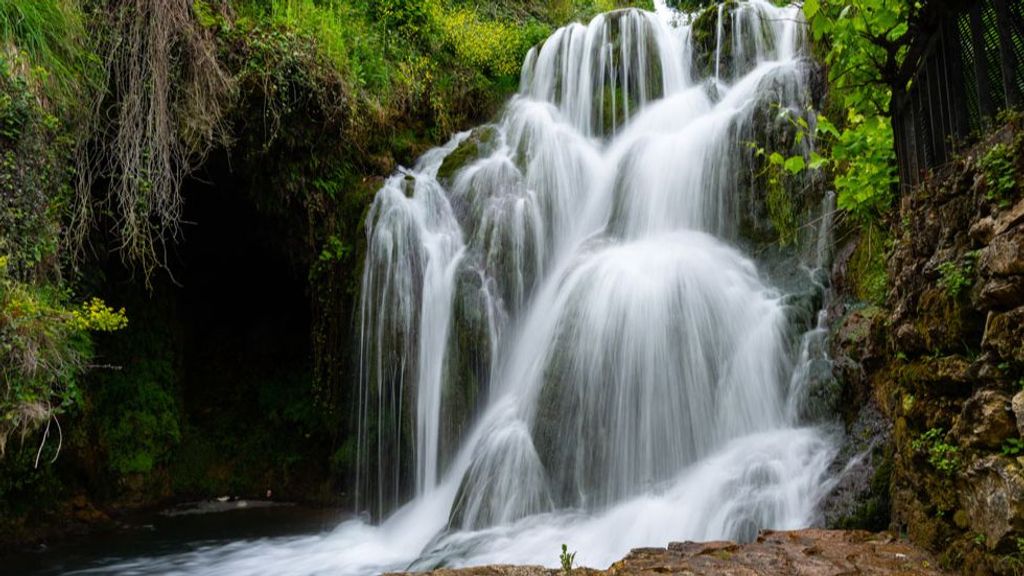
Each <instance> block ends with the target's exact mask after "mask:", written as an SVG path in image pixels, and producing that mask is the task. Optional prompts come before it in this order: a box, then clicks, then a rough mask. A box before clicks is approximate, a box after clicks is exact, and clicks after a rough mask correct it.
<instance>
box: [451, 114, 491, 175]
mask: <svg viewBox="0 0 1024 576" xmlns="http://www.w3.org/2000/svg"><path fill="white" fill-rule="evenodd" d="M497 136H498V130H497V129H496V128H495V127H494V126H490V125H487V126H481V127H479V128H475V129H474V130H473V132H472V133H470V135H469V136H467V137H466V139H465V140H463V141H462V142H461V143H459V145H458V147H456V148H455V150H453V151H452V153H451V154H449V155H448V156H447V157H446V158H445V159H444V162H442V163H441V167H440V168H438V170H437V179H438V181H440V182H442V183H449V182H450V181H451V179H452V177H454V176H455V174H456V173H457V172H458V171H459V170H461V169H463V168H465V167H466V166H469V165H470V164H472V163H473V162H474V161H476V160H477V159H479V158H483V157H484V156H486V155H487V154H490V153H491V152H492V151H493V150H494V148H495V146H496V145H497Z"/></svg>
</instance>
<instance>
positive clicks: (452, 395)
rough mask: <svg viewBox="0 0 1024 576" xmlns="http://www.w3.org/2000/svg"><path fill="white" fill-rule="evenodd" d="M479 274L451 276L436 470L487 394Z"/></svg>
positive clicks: (485, 321) (486, 330)
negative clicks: (438, 454) (452, 286)
mask: <svg viewBox="0 0 1024 576" xmlns="http://www.w3.org/2000/svg"><path fill="white" fill-rule="evenodd" d="M484 282H485V280H484V277H483V275H482V274H481V273H480V272H479V271H478V270H476V269H475V268H473V267H471V266H468V265H467V266H463V267H462V268H461V269H460V270H459V271H458V272H457V273H456V279H455V294H454V295H453V299H452V325H451V326H450V327H449V334H448V346H447V354H446V356H445V361H444V369H443V372H442V388H441V446H440V452H441V456H440V460H441V471H442V472H443V471H444V469H445V468H447V466H448V464H449V463H450V462H451V461H452V460H453V459H454V457H455V455H456V453H457V452H458V449H459V447H460V446H461V445H462V444H463V440H464V439H465V436H466V434H467V433H468V431H469V428H470V426H471V425H472V424H473V422H474V421H475V417H476V416H477V415H478V414H479V412H480V410H481V409H482V407H483V403H484V401H485V400H486V398H487V390H488V388H489V385H490V376H491V338H490V320H489V317H488V310H487V307H488V306H489V303H488V300H487V295H486V293H485V286H484Z"/></svg>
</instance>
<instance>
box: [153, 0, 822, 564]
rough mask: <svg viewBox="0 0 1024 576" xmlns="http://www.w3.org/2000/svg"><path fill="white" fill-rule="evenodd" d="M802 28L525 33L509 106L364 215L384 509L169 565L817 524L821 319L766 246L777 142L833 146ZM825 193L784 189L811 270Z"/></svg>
mask: <svg viewBox="0 0 1024 576" xmlns="http://www.w3.org/2000/svg"><path fill="white" fill-rule="evenodd" d="M670 20H672V22H670ZM804 28H805V25H804V22H803V20H802V16H801V11H800V9H799V8H798V7H796V6H791V7H776V6H775V5H773V4H772V3H770V2H768V1H767V0H745V1H741V2H729V3H726V4H722V5H721V6H719V7H717V9H716V8H712V9H711V12H706V13H705V14H704V15H703V16H701V17H700V18H694V17H691V16H683V15H679V14H676V13H674V12H673V11H671V10H669V9H667V8H666V7H665V6H664V3H663V2H661V3H658V11H657V13H648V12H643V11H640V10H621V11H616V12H612V13H608V14H604V15H601V16H598V17H596V18H595V19H594V20H593V21H591V22H590V23H589V24H588V25H582V24H572V25H570V26H567V27H565V28H562V29H560V30H558V31H557V32H555V33H554V34H553V35H552V36H551V37H550V38H549V39H547V40H546V41H545V42H544V43H542V44H541V45H539V46H537V47H535V48H534V49H532V50H531V51H530V53H529V54H528V55H527V57H526V60H525V63H524V65H523V70H522V77H521V85H520V90H519V93H518V94H517V95H516V96H515V97H513V98H512V99H511V101H510V102H509V103H508V104H507V105H506V106H505V108H504V110H503V112H502V114H501V115H500V117H499V118H498V119H497V120H496V121H495V122H494V123H493V124H489V125H486V126H482V127H479V128H476V129H474V130H472V131H470V132H466V133H462V134H459V135H457V136H455V137H454V138H453V139H452V140H451V141H450V142H448V143H447V144H446V145H445V146H442V147H440V148H438V149H435V150H432V151H430V152H428V153H427V154H426V155H424V156H423V157H422V158H421V159H420V160H419V161H418V162H417V164H416V166H415V167H414V168H412V169H407V170H405V169H403V170H401V171H400V172H399V173H397V174H395V175H394V176H392V177H391V178H390V179H389V180H387V182H386V183H385V185H384V186H383V188H382V189H381V190H380V191H379V192H378V194H377V196H376V199H375V200H374V203H373V206H372V208H371V210H370V212H369V215H368V217H367V221H366V231H367V242H368V244H367V253H366V263H365V269H364V276H363V282H362V302H361V312H360V333H359V342H360V359H361V362H360V366H361V370H360V380H359V382H358V386H359V423H358V424H359V438H358V455H357V459H358V468H359V477H358V479H357V488H358V499H359V501H358V506H359V509H360V511H365V512H368V513H369V514H370V515H371V516H373V517H374V518H377V519H384V520H383V521H382V523H381V524H380V525H370V524H367V523H364V522H363V521H352V522H348V523H346V524H344V525H342V526H341V527H339V528H338V529H337V530H335V531H334V532H333V533H332V534H330V535H328V536H323V537H315V538H306V539H294V540H290V541H287V542H283V543H279V542H264V543H259V544H256V545H252V546H249V547H248V548H245V549H234V550H232V549H223V550H221V551H220V552H218V553H217V554H207V555H205V556H203V555H202V554H197V555H196V556H193V557H190V558H185V559H179V560H178V561H177V562H179V563H178V564H173V565H169V566H168V567H169V568H176V567H181V566H193V567H194V566H197V565H198V566H203V567H204V568H205V569H206V570H207V571H208V572H209V573H216V572H217V569H221V568H223V570H222V571H223V572H224V573H231V570H232V568H233V567H234V568H238V567H242V569H243V571H244V567H245V566H246V565H248V564H246V563H247V562H250V559H249V558H248V557H249V556H250V555H251V557H252V558H262V559H263V560H264V561H266V562H269V563H270V564H268V565H273V566H275V567H276V568H278V569H279V570H276V572H278V573H282V574H285V573H288V574H291V573H295V574H302V573H311V572H316V573H327V572H330V573H343V574H363V573H370V572H380V571H383V570H387V569H401V568H406V567H409V566H410V565H411V566H412V567H414V568H429V567H434V566H438V565H443V564H447V565H472V564H483V563H497V562H506V563H507V562H512V563H534V564H536V563H542V564H547V565H557V561H558V551H559V547H560V545H561V544H562V543H563V542H565V543H567V544H568V545H569V546H570V548H571V549H574V550H578V551H579V554H578V556H577V560H578V561H579V562H581V563H583V564H586V565H591V566H600V565H607V564H608V563H609V562H611V561H613V560H615V559H617V558H619V557H621V556H622V555H623V554H625V553H626V552H628V550H629V549H630V548H631V547H636V546H643V545H659V546H663V545H665V544H666V543H667V542H668V541H672V540H706V539H723V538H725V539H747V538H752V537H753V535H754V534H756V531H757V530H758V529H762V528H776V529H788V528H800V527H803V526H806V525H809V524H811V523H812V522H813V521H814V515H815V508H816V505H817V502H818V501H819V500H820V498H821V497H822V496H823V495H824V493H826V492H827V490H828V488H829V485H830V481H829V479H828V475H827V469H828V467H829V465H830V463H831V462H832V459H833V457H834V455H835V446H834V441H833V439H832V438H831V437H830V436H829V435H828V434H827V433H826V432H825V431H824V430H823V429H822V428H819V427H814V426H808V425H807V423H806V422H804V421H803V420H802V418H805V415H806V414H807V413H808V410H807V403H808V401H807V396H808V389H809V388H810V387H811V386H810V384H809V383H808V380H809V378H810V376H809V374H811V373H813V370H811V369H810V368H809V366H811V365H812V364H813V363H814V362H821V361H824V360H825V359H824V358H823V356H822V352H821V349H822V346H821V345H820V344H821V338H823V335H824V333H825V330H824V329H823V327H822V326H821V325H816V324H815V322H814V314H813V313H810V314H804V315H803V316H801V315H800V314H793V313H792V305H791V303H792V302H793V301H794V300H798V299H799V298H794V297H793V296H794V294H793V290H792V287H791V286H789V285H788V284H787V283H786V282H780V281H777V279H776V278H775V276H774V275H773V274H769V273H767V272H766V266H765V265H764V263H763V262H756V261H755V259H754V258H752V256H751V255H750V252H749V251H750V247H751V246H754V245H759V244H758V243H760V245H761V246H764V245H765V238H772V237H774V238H778V237H780V236H781V234H780V231H779V230H778V229H777V228H779V226H780V224H779V218H778V217H779V214H780V207H779V200H778V197H777V195H776V196H775V197H774V199H773V197H772V195H771V194H770V193H766V192H765V190H764V189H763V184H764V180H765V179H764V177H763V170H764V169H765V168H764V162H763V159H761V160H759V158H763V155H762V156H759V155H758V154H757V153H756V152H757V149H758V148H760V149H761V150H769V151H778V152H780V153H782V154H784V155H787V156H789V155H794V154H803V155H805V157H806V156H807V155H809V154H810V152H811V149H812V146H813V141H812V139H811V137H810V134H813V125H814V113H813V104H814V98H813V95H812V93H813V92H814V90H813V86H812V83H811V82H810V76H811V72H812V71H813V70H814V65H813V63H811V62H810V61H809V60H808V59H807V56H806V55H807V52H808V47H807V45H806V39H805V36H804ZM797 126H802V127H805V128H806V127H810V129H805V130H796V129H794V127H797ZM798 132H799V134H797V135H796V136H794V134H795V133H798ZM803 132H806V133H805V134H804V133H803ZM805 183H806V182H804V184H805ZM809 188H812V187H809V186H803V185H800V186H798V187H794V188H792V189H790V190H784V191H783V194H787V193H788V198H789V205H787V206H786V210H788V211H787V212H785V214H787V215H788V217H789V218H790V219H791V220H793V219H796V220H799V221H800V222H805V223H808V225H807V226H803V227H801V228H800V230H799V233H798V235H797V239H798V240H799V242H798V245H797V247H789V248H783V249H779V248H778V247H777V246H776V247H774V248H771V250H769V251H772V252H773V253H784V254H789V256H790V259H789V260H787V261H786V262H788V267H789V270H788V272H789V273H790V275H792V274H796V275H801V276H802V277H804V279H805V281H806V282H807V283H812V284H813V280H814V278H815V276H814V274H813V273H812V271H813V269H815V268H820V267H821V266H822V265H823V264H824V258H825V253H826V252H827V251H826V250H825V248H826V247H827V242H825V241H824V240H825V239H827V237H828V234H829V231H828V226H827V222H828V220H829V219H828V218H827V217H822V218H819V217H820V216H823V214H822V211H824V213H825V214H824V216H827V215H828V211H829V208H828V202H827V201H818V200H821V199H820V198H819V199H808V198H806V197H801V196H800V194H804V195H808V194H810V195H813V193H808V192H807V189H809ZM799 198H803V201H801V202H798V201H797V199H799ZM793 205H803V206H811V207H813V210H812V212H813V213H806V212H805V211H804V212H801V211H800V210H798V209H797V208H794V207H793ZM820 206H824V208H819V207H820ZM814 221H818V222H821V223H822V225H821V226H814V225H813V222H814ZM773 235H774V236H773ZM815 240H820V242H818V243H816V242H815ZM801 246H802V247H804V248H807V247H809V248H807V249H802V248H801ZM816 246H817V247H818V249H817V250H815V247H816ZM797 263H802V264H803V265H804V268H803V269H799V270H798V269H797ZM819 295H820V292H819ZM811 300H814V298H811ZM813 311H814V310H813V308H812V310H810V312H813ZM801 318H803V320H801ZM211 558H212V559H211ZM204 562H205V564H204Z"/></svg>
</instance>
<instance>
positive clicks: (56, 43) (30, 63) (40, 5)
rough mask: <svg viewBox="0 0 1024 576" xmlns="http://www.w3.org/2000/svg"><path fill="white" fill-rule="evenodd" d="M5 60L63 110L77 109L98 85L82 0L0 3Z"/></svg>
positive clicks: (1, 48)
mask: <svg viewBox="0 0 1024 576" xmlns="http://www.w3.org/2000/svg"><path fill="white" fill-rule="evenodd" d="M8 58H9V59H12V60H14V61H15V62H17V63H18V64H19V65H20V66H21V67H23V68H25V74H24V75H25V76H26V77H27V78H28V79H30V81H31V82H32V83H33V84H37V85H39V86H40V88H41V90H40V93H41V94H45V95H46V96H47V97H49V98H52V99H54V100H55V102H56V104H58V105H59V107H60V108H62V109H63V111H64V112H70V111H79V110H80V109H81V108H82V107H84V105H86V104H87V103H88V98H89V97H90V95H91V94H92V93H93V92H95V91H96V90H98V89H99V87H100V86H101V82H102V65H101V63H100V60H99V58H98V57H97V56H96V55H95V54H94V53H93V52H92V50H91V47H90V45H89V40H88V35H87V33H86V28H85V15H84V13H83V11H82V2H81V1H80V0H4V1H3V2H0V60H4V59H8Z"/></svg>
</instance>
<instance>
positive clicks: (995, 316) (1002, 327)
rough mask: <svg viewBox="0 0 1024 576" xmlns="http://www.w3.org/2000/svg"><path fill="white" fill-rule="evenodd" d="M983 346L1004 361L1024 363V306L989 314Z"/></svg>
mask: <svg viewBox="0 0 1024 576" xmlns="http://www.w3.org/2000/svg"><path fill="white" fill-rule="evenodd" d="M981 344H982V347H983V348H984V349H985V350H989V351H992V352H995V353H996V354H997V355H998V356H999V357H1000V358H1002V359H1003V360H1015V361H1017V362H1022V363H1024V306H1018V307H1017V308H1014V309H1013V310H1010V311H1009V312H991V313H989V315H988V319H987V321H986V322H985V336H984V338H983V339H982V342H981Z"/></svg>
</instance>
